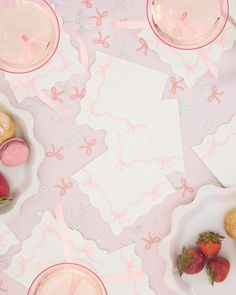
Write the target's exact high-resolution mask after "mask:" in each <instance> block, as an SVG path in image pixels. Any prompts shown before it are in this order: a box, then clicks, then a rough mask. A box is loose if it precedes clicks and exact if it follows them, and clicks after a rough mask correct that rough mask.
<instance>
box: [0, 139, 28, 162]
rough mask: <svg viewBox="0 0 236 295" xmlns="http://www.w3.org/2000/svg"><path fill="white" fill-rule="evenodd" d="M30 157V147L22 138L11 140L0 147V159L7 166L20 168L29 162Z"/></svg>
mask: <svg viewBox="0 0 236 295" xmlns="http://www.w3.org/2000/svg"><path fill="white" fill-rule="evenodd" d="M28 157H29V148H28V145H27V143H26V142H25V141H24V140H23V139H21V138H12V139H9V140H7V141H5V142H4V143H3V144H1V146H0V159H1V160H2V163H3V164H4V165H6V166H9V167H15V166H20V165H22V164H24V163H25V162H26V161H27V159H28Z"/></svg>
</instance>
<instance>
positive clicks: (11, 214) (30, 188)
mask: <svg viewBox="0 0 236 295" xmlns="http://www.w3.org/2000/svg"><path fill="white" fill-rule="evenodd" d="M0 111H3V112H6V113H8V114H9V115H10V116H11V118H12V119H13V122H14V124H15V137H21V138H23V139H24V140H26V142H27V143H28V145H29V150H30V154H29V159H28V160H27V162H26V163H25V164H24V165H21V166H18V167H7V166H5V165H3V164H2V163H1V162H0V172H1V173H2V174H3V175H4V176H5V177H6V179H7V181H8V182H9V185H10V189H11V195H12V201H11V202H9V204H7V205H4V206H2V207H1V208H0V220H1V221H4V222H8V221H11V220H12V219H13V218H15V217H16V216H17V214H18V212H19V210H20V208H21V205H22V203H23V202H24V201H25V200H26V199H28V198H29V197H31V196H33V195H34V194H35V193H36V192H37V190H38V188H39V180H38V168H39V166H40V164H41V163H42V161H43V159H44V154H45V152H44V149H43V147H42V146H41V144H40V143H39V142H38V141H37V140H36V138H35V136H34V131H33V129H34V122H33V118H32V116H31V115H30V114H29V113H27V112H26V111H24V110H20V109H17V108H15V107H13V106H12V105H11V104H10V103H9V101H8V99H7V97H6V96H5V95H3V94H0Z"/></svg>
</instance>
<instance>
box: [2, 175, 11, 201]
mask: <svg viewBox="0 0 236 295" xmlns="http://www.w3.org/2000/svg"><path fill="white" fill-rule="evenodd" d="M9 196H10V188H9V184H8V182H7V180H6V179H5V177H4V176H3V174H2V173H0V205H1V204H6V203H8V202H9V201H10V199H9Z"/></svg>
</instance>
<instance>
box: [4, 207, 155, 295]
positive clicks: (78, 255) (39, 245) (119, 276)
mask: <svg viewBox="0 0 236 295" xmlns="http://www.w3.org/2000/svg"><path fill="white" fill-rule="evenodd" d="M64 226H65V225H64ZM65 228H66V226H65ZM64 234H65V236H66V240H67V241H66V243H67V245H66V246H67V248H68V250H69V252H70V255H71V261H72V262H73V263H78V264H82V265H84V266H86V267H88V268H89V269H91V270H93V271H94V272H95V273H96V274H98V275H99V277H100V278H101V279H102V281H103V282H104V283H105V285H106V288H107V292H108V294H137V290H139V292H140V293H139V294H145V295H154V292H153V291H152V290H151V289H150V287H149V284H148V277H147V275H146V274H145V273H144V272H143V270H142V261H141V259H140V258H139V257H138V256H137V255H136V254H135V249H134V245H130V246H128V247H125V248H124V249H120V250H118V251H115V252H113V253H107V252H106V251H104V250H101V249H98V248H97V246H96V245H95V243H94V242H92V241H88V240H86V239H84V238H83V236H82V235H81V234H80V233H78V232H77V231H73V230H70V229H69V228H66V230H65V233H64ZM52 253H53V255H52ZM63 261H65V252H64V250H63V242H62V240H61V235H60V221H59V220H57V219H55V218H53V217H52V215H51V213H50V212H48V211H45V212H44V213H43V215H42V219H41V222H40V223H39V224H38V225H36V226H35V227H34V229H33V232H32V235H31V237H29V238H28V239H27V240H25V241H24V242H23V244H22V247H21V250H20V252H19V253H17V254H16V255H14V256H13V258H12V262H11V265H10V266H9V267H8V268H6V269H5V270H4V272H5V273H6V274H7V275H9V276H10V277H12V278H14V279H15V280H16V281H17V282H19V283H20V284H22V285H24V286H26V287H27V288H28V287H29V286H30V284H31V283H32V281H33V280H34V278H35V277H36V276H37V275H38V274H39V273H40V272H41V271H42V270H44V269H45V268H47V267H49V266H52V265H54V264H57V263H61V262H63ZM83 294H84V293H83ZM58 295H60V294H58Z"/></svg>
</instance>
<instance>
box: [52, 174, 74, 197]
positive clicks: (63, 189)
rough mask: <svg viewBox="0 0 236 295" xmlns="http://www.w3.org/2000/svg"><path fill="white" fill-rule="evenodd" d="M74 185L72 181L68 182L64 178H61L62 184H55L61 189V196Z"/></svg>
mask: <svg viewBox="0 0 236 295" xmlns="http://www.w3.org/2000/svg"><path fill="white" fill-rule="evenodd" d="M72 186H73V183H72V182H68V183H66V182H65V180H64V178H61V184H60V185H55V186H54V187H55V188H59V189H60V196H64V195H65V194H66V191H67V190H68V189H70V188H71V187H72Z"/></svg>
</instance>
